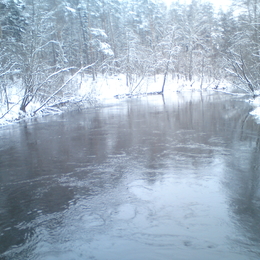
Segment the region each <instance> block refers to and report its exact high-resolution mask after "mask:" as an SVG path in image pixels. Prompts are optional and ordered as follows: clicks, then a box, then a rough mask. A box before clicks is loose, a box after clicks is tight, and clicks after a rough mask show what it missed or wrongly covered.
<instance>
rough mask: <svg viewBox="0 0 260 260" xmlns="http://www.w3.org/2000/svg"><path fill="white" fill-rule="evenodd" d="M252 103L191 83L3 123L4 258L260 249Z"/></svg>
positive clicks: (224, 253)
mask: <svg viewBox="0 0 260 260" xmlns="http://www.w3.org/2000/svg"><path fill="white" fill-rule="evenodd" d="M249 110H250V107H249V105H248V103H246V102H244V101H243V100H240V99H239V98H237V97H234V96H230V95H225V94H220V93H212V92H208V93H203V94H202V93H198V92H188V93H185V94H175V96H173V97H165V99H163V98H162V97H161V96H150V97H142V98H136V99H128V100H123V101H120V102H118V103H116V104H115V105H113V106H107V107H103V108H97V109H90V110H84V111H77V112H73V113H69V114H64V115H60V116H54V117H46V118H42V119H38V120H34V121H31V122H22V123H19V124H17V125H13V126H7V127H3V128H1V129H0V144H1V146H0V259H1V260H11V259H15V260H25V259H29V260H58V259H60V260H86V259H91V260H219V259H225V260H229V259H230V260H233V259H235V260H250V259H260V190H259V176H260V169H259V164H260V160H259V155H260V150H259V148H260V127H259V125H257V124H256V123H255V121H254V120H253V118H252V117H251V116H248V112H249Z"/></svg>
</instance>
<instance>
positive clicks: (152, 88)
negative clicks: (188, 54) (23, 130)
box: [0, 74, 260, 125]
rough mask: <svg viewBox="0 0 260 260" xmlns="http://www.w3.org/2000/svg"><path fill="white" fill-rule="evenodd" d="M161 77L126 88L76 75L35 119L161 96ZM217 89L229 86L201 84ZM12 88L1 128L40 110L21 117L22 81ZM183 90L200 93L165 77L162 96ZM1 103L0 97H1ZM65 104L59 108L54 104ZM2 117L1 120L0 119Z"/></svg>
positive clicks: (108, 79)
mask: <svg viewBox="0 0 260 260" xmlns="http://www.w3.org/2000/svg"><path fill="white" fill-rule="evenodd" d="M163 77H164V76H163V75H156V76H147V77H144V78H135V79H133V80H132V82H129V86H127V85H126V82H127V81H126V76H125V75H124V74H114V75H108V74H104V75H102V74H98V75H97V77H96V79H95V80H93V78H92V75H89V74H85V75H78V76H77V77H76V78H75V79H73V81H72V82H70V83H69V84H68V87H66V90H64V91H63V94H62V96H58V97H56V98H55V99H54V100H52V101H51V102H50V103H49V104H48V106H47V107H45V108H44V109H42V110H41V111H40V112H38V113H37V115H38V116H39V115H47V114H56V113H61V112H62V111H64V110H65V109H66V108H67V107H69V106H70V104H75V103H82V102H83V103H84V104H87V102H89V103H92V102H106V103H107V102H115V100H116V99H115V96H117V97H118V98H124V97H127V94H128V95H129V94H144V93H149V92H160V91H161V90H162V84H163ZM216 85H218V90H221V89H223V88H230V86H228V83H226V82H222V83H221V84H220V83H219V82H214V81H212V80H208V81H206V80H205V81H204V82H203V89H214V88H215V86H216ZM12 86H13V87H12V88H11V89H8V96H9V102H10V105H9V108H11V111H10V112H9V113H7V114H6V115H5V116H3V115H4V114H5V113H6V111H7V107H6V104H4V103H5V102H4V101H5V100H4V97H3V95H2V102H1V103H0V125H5V124H10V123H13V122H14V121H17V120H20V119H21V118H27V117H31V116H32V113H33V111H35V110H36V109H37V108H39V107H40V105H41V104H40V103H39V102H31V103H30V104H29V105H28V107H27V108H26V111H27V113H26V114H23V113H22V112H21V111H20V110H19V108H20V103H21V100H22V97H23V91H22V89H21V87H20V86H21V81H20V80H17V81H15V82H13V83H12ZM186 90H189V91H190V90H197V91H198V90H201V82H200V81H198V80H194V81H192V82H190V81H186V80H185V79H184V78H183V77H180V76H179V77H177V76H173V75H168V77H167V80H166V84H165V88H164V93H165V95H167V93H168V94H169V93H172V92H176V91H177V92H179V91H186ZM0 101H1V96H0ZM256 102H257V100H255V101H254V103H252V104H254V106H255V107H256V109H255V110H254V111H253V112H252V113H251V114H252V115H257V116H258V117H259V118H260V100H258V102H259V103H258V104H256ZM59 103H63V104H65V105H64V106H62V108H60V107H59V106H57V104H59ZM1 117H2V118H1Z"/></svg>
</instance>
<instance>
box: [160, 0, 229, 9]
mask: <svg viewBox="0 0 260 260" xmlns="http://www.w3.org/2000/svg"><path fill="white" fill-rule="evenodd" d="M163 1H164V2H165V3H167V5H170V4H171V3H172V2H176V1H179V2H181V3H185V2H186V3H190V2H191V0H163ZM204 1H205V2H211V3H213V4H214V5H215V6H216V7H217V8H219V7H222V8H223V9H224V10H225V9H226V8H227V7H228V5H230V3H231V0H204Z"/></svg>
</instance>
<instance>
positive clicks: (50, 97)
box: [33, 62, 96, 115]
mask: <svg viewBox="0 0 260 260" xmlns="http://www.w3.org/2000/svg"><path fill="white" fill-rule="evenodd" d="M95 64H96V62H94V63H93V64H91V65H88V66H86V67H83V68H81V69H79V70H78V71H77V72H75V73H74V74H73V75H72V76H71V77H70V78H69V79H68V80H67V81H66V82H65V83H64V84H63V85H62V86H61V87H60V88H59V89H57V90H56V91H55V92H54V93H53V94H51V95H50V96H49V97H48V98H47V99H46V100H45V102H43V104H42V105H41V106H40V107H38V108H37V109H36V110H34V111H33V115H35V114H36V113H37V112H38V111H39V110H41V109H42V108H43V107H44V106H45V105H46V104H47V103H48V102H49V101H50V100H51V99H53V98H54V97H55V96H56V95H57V94H58V93H59V92H60V91H61V90H62V89H63V88H64V87H65V86H66V85H67V84H68V83H69V82H70V81H71V80H72V79H74V78H75V77H76V76H77V75H78V74H79V73H82V72H83V71H84V70H87V69H88V68H91V67H93V66H94V65H95Z"/></svg>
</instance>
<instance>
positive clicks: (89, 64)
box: [0, 0, 260, 118]
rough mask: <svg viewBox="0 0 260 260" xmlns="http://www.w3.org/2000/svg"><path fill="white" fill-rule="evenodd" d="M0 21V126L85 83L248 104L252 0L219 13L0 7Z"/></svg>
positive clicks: (153, 4) (139, 5) (256, 81)
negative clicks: (215, 92)
mask: <svg viewBox="0 0 260 260" xmlns="http://www.w3.org/2000/svg"><path fill="white" fill-rule="evenodd" d="M0 12H1V15H0V45H1V48H0V63H1V66H0V118H4V117H7V116H8V114H10V113H12V110H13V109H14V108H17V107H19V111H20V116H22V115H24V114H25V113H28V106H29V105H30V104H31V103H34V104H36V105H35V106H34V107H33V108H32V109H31V110H30V113H31V115H35V114H36V113H39V112H41V111H42V110H43V109H44V108H46V107H49V108H51V107H52V109H55V104H56V105H57V104H59V105H60V104H62V103H65V102H67V100H69V98H70V97H72V96H75V93H77V91H78V89H79V88H80V85H81V84H82V81H84V80H85V79H86V77H87V78H88V79H89V80H90V79H91V81H97V82H98V80H100V79H101V78H104V77H106V78H109V77H114V76H115V75H123V79H124V85H125V86H126V87H127V88H128V89H129V93H134V91H136V90H137V89H138V86H139V84H140V82H142V80H143V79H144V78H147V77H150V78H154V80H156V76H157V75H161V79H162V80H161V81H160V82H157V84H158V85H160V89H161V92H163V91H164V85H165V82H166V81H167V80H168V79H169V78H171V79H181V80H185V81H186V82H189V83H188V85H192V84H193V82H194V81H196V82H199V84H200V87H201V88H202V87H203V86H204V85H207V84H211V85H212V86H214V87H215V88H217V87H218V85H219V84H220V83H221V82H223V81H225V82H229V83H231V84H232V85H233V86H235V87H236V88H238V89H242V90H243V91H245V92H248V93H250V94H251V95H252V96H256V95H257V94H258V89H259V87H260V86H259V85H260V77H259V66H260V52H259V50H260V48H259V44H260V23H259V19H260V1H258V0H248V1H243V0H236V1H233V5H232V6H231V7H230V8H229V10H227V11H223V10H215V9H214V7H213V5H212V4H211V3H207V2H202V1H199V0H193V1H192V2H191V3H190V4H180V3H178V2H175V3H173V4H172V5H171V6H170V7H167V6H166V5H165V3H164V2H162V1H161V0H122V1H119V0H1V1H0ZM93 91H94V90H93V89H92V92H91V93H93ZM91 93H90V92H89V93H88V94H86V95H85V96H83V97H81V98H82V99H88V98H89V96H90V95H91Z"/></svg>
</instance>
